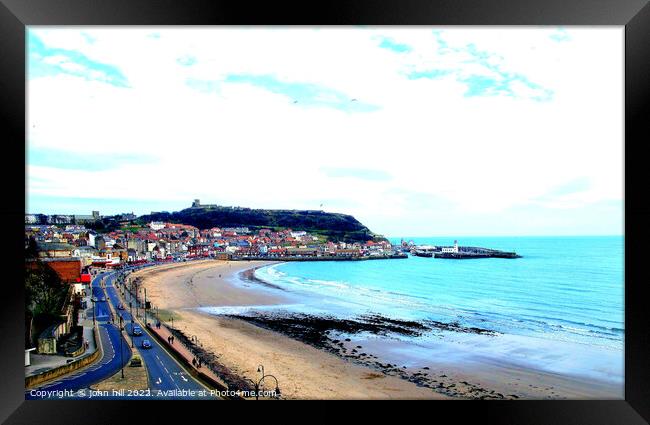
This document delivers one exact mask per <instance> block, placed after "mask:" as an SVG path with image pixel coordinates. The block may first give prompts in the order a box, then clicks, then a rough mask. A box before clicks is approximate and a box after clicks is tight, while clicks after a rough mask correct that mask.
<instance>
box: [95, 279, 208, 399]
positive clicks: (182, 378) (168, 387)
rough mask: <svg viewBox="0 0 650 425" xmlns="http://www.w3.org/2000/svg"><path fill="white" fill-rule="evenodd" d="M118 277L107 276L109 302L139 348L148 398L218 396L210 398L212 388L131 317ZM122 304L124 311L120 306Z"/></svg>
mask: <svg viewBox="0 0 650 425" xmlns="http://www.w3.org/2000/svg"><path fill="white" fill-rule="evenodd" d="M116 277H117V275H116V274H115V273H111V274H110V275H109V276H108V277H106V281H105V282H106V294H107V295H108V298H107V299H108V301H109V302H110V303H111V304H112V305H113V306H114V307H115V311H116V313H117V314H118V315H119V316H122V320H123V324H124V327H125V329H126V331H127V332H128V334H129V335H130V337H131V340H132V343H133V344H134V345H135V344H137V345H138V347H139V354H140V356H141V357H142V361H143V362H144V363H145V365H146V369H147V375H148V380H149V389H150V394H149V395H148V396H147V397H152V398H156V399H210V400H214V399H215V397H214V396H213V395H210V390H211V389H210V388H208V387H206V386H205V385H203V384H202V383H201V382H199V381H198V380H196V379H195V378H194V377H193V376H192V375H191V374H190V373H189V372H188V371H187V370H185V369H184V368H183V366H182V365H181V364H180V363H179V362H178V361H177V360H176V359H175V358H174V357H173V355H172V354H171V353H170V352H169V351H168V350H167V349H165V347H163V345H162V344H161V343H160V342H159V341H157V340H156V338H155V337H153V336H152V335H151V334H150V330H149V329H147V328H146V327H145V326H142V323H141V322H140V320H139V319H138V318H137V317H134V316H132V315H131V313H130V311H129V309H128V307H127V305H128V304H126V303H125V302H124V300H123V298H122V297H121V296H120V295H121V294H120V290H119V289H118V288H116V286H115V281H116ZM120 304H122V306H123V307H125V308H124V309H123V310H120V309H118V308H117V307H118V306H119V305H120ZM119 316H116V317H114V322H115V323H116V324H119ZM135 326H140V327H141V329H142V335H141V336H135V335H133V328H134V327H135ZM144 340H148V341H149V343H150V344H151V348H144V347H142V343H143V341H144ZM181 393H191V394H193V395H182V394H181Z"/></svg>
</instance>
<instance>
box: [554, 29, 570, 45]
mask: <svg viewBox="0 0 650 425" xmlns="http://www.w3.org/2000/svg"><path fill="white" fill-rule="evenodd" d="M549 38H550V39H551V40H553V41H555V42H557V43H562V42H565V41H570V40H571V36H570V35H569V34H568V33H567V32H566V30H565V29H564V28H558V29H557V31H555V32H554V33H553V34H551V35H549Z"/></svg>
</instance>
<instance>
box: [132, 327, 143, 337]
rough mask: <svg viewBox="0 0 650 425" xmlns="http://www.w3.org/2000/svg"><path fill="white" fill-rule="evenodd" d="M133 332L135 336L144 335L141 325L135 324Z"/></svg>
mask: <svg viewBox="0 0 650 425" xmlns="http://www.w3.org/2000/svg"><path fill="white" fill-rule="evenodd" d="M132 334H133V336H140V335H142V328H141V327H140V326H134V327H133V332H132Z"/></svg>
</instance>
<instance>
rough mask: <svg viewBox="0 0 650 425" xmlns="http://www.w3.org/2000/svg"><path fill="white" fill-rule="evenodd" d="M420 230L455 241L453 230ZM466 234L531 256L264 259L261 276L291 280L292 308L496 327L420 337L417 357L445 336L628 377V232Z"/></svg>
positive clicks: (456, 346) (439, 241) (491, 355)
mask: <svg viewBox="0 0 650 425" xmlns="http://www.w3.org/2000/svg"><path fill="white" fill-rule="evenodd" d="M405 239H410V238H405ZM412 239H413V240H414V241H415V243H416V244H431V245H452V244H453V239H452V238H448V237H444V238H443V237H440V238H439V237H431V238H412ZM391 242H393V243H399V238H397V239H394V238H391ZM459 244H460V245H467V246H481V247H487V248H495V249H502V250H507V251H516V252H517V253H518V254H520V255H522V256H523V258H519V259H496V258H489V259H471V260H448V259H436V258H421V257H409V258H408V259H402V260H373V261H360V262H289V263H281V264H276V265H272V266H269V267H264V268H261V269H258V270H257V271H256V276H257V277H258V278H260V279H262V280H265V281H267V282H269V283H272V284H274V285H277V286H280V287H281V288H283V289H285V290H286V291H285V292H286V293H288V294H290V295H291V297H292V299H293V300H295V303H293V304H289V305H284V306H281V308H283V309H285V310H290V311H293V312H305V313H313V314H330V315H335V316H337V317H353V316H356V315H359V314H367V313H379V314H381V315H384V316H387V317H390V318H398V319H415V320H426V319H428V320H435V321H439V322H447V323H452V322H457V323H459V324H461V325H463V326H471V327H479V328H483V329H489V330H493V331H496V332H498V335H497V336H484V335H466V334H457V333H456V334H454V333H453V332H448V333H447V334H445V335H440V334H439V333H438V334H436V335H435V336H431V337H426V336H425V337H418V338H412V341H410V342H411V343H412V348H413V349H412V350H411V351H412V352H410V353H409V355H410V357H413V356H414V355H415V356H417V355H421V356H424V357H426V356H427V355H429V354H428V351H427V347H429V346H431V347H433V346H434V345H433V344H435V346H436V347H437V350H438V351H437V353H440V352H441V351H440V344H441V342H442V343H447V344H451V345H450V347H452V346H453V349H450V350H448V351H446V353H447V354H446V355H447V356H451V357H453V356H457V357H458V359H461V358H462V359H471V358H478V357H480V358H482V359H488V360H496V361H498V360H504V361H505V360H507V361H508V362H513V363H520V364H523V365H526V366H530V367H536V368H540V369H543V370H547V371H552V372H558V373H563V374H573V375H582V376H589V377H591V378H595V379H603V380H607V381H613V382H621V383H622V382H623V347H624V343H623V342H624V334H625V332H624V329H625V327H624V270H623V263H624V252H623V246H624V239H623V237H622V236H603V237H601V236H598V237H596V236H594V237H464V238H460V239H459ZM273 308H279V307H273ZM401 338H402V339H404V340H407V341H406V342H407V343H408V342H409V341H408V339H409V338H407V337H401ZM427 338H429V339H427ZM428 343H430V344H431V345H428ZM414 353H419V354H414Z"/></svg>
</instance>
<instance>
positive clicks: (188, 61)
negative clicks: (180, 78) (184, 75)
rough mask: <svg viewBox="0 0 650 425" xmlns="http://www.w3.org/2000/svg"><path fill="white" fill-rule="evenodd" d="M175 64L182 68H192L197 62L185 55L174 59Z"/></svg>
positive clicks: (192, 57)
mask: <svg viewBox="0 0 650 425" xmlns="http://www.w3.org/2000/svg"><path fill="white" fill-rule="evenodd" d="M176 62H178V64H180V65H182V66H192V65H194V64H195V63H196V62H197V60H196V58H195V57H194V56H190V55H186V56H183V57H180V58H178V59H176Z"/></svg>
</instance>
